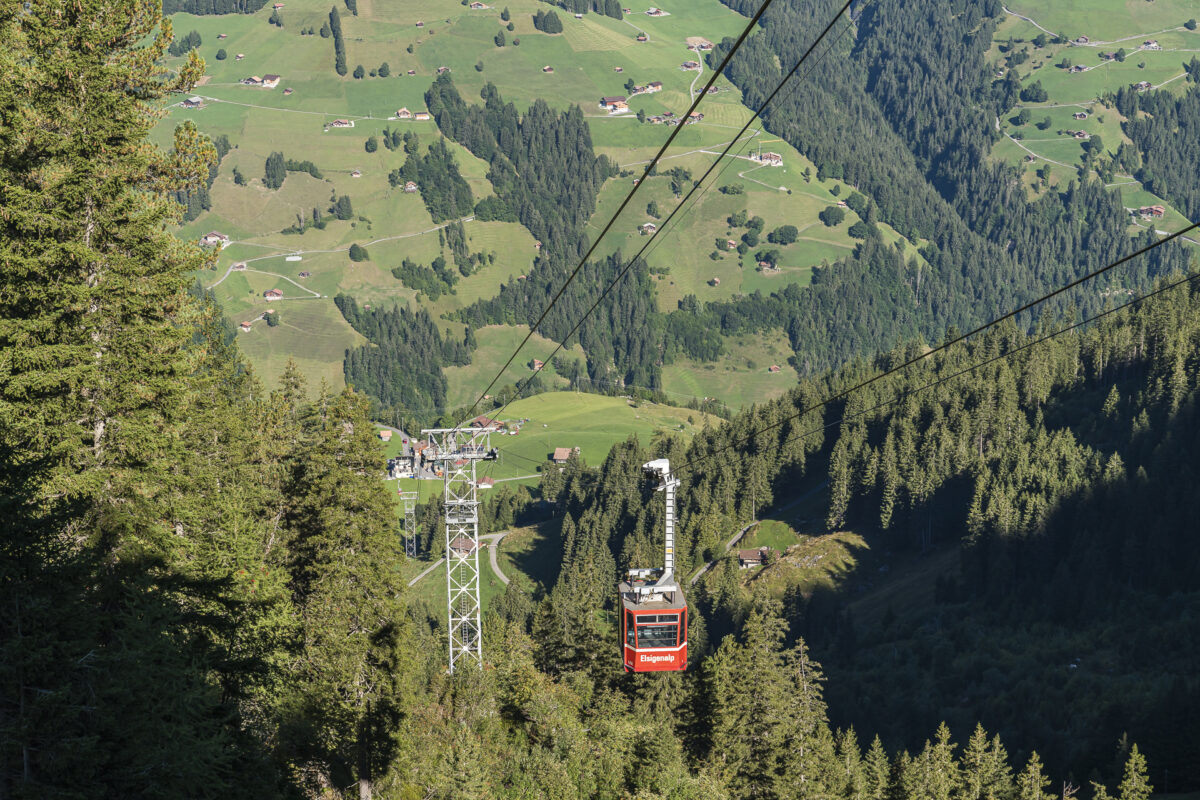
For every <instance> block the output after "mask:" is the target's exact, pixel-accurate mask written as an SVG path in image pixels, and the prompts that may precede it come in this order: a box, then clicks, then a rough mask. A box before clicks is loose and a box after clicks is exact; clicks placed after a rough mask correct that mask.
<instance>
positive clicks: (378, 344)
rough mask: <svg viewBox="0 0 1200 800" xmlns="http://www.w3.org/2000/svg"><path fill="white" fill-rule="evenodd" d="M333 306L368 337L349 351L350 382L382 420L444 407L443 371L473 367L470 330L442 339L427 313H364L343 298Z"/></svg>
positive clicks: (399, 310) (396, 308)
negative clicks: (375, 407)
mask: <svg viewBox="0 0 1200 800" xmlns="http://www.w3.org/2000/svg"><path fill="white" fill-rule="evenodd" d="M406 263H407V262H406ZM334 303H335V304H336V305H337V307H338V310H339V311H341V312H342V316H343V317H345V319H346V322H348V323H350V326H351V327H352V328H354V330H356V331H358V332H359V333H361V334H362V335H363V336H365V337H366V338H367V344H365V345H362V346H361V347H356V348H354V349H352V350H348V351H347V352H346V359H345V364H344V369H345V377H346V383H347V384H349V385H351V386H357V387H359V388H360V389H361V390H362V391H365V392H367V393H368V394H369V395H370V396H371V397H372V398H374V399H375V400H376V401H378V403H379V405H380V407H381V408H380V409H379V412H380V416H384V415H387V416H390V415H391V414H392V412H393V411H400V412H401V413H404V412H408V413H413V414H417V415H423V416H424V415H428V413H429V412H430V411H431V410H435V409H437V410H440V409H441V408H442V407H443V406H444V405H445V403H446V376H445V375H443V374H442V367H449V366H463V365H465V364H470V363H471V351H472V350H473V349H474V347H475V340H474V337H473V336H472V334H471V331H470V330H469V329H468V330H467V332H466V334H465V336H464V338H463V339H454V338H453V337H450V336H446V337H443V336H442V335H441V334H440V333H438V329H437V326H436V325H435V324H434V320H433V318H432V317H431V316H430V315H429V312H428V311H426V310H425V309H419V310H417V311H410V310H409V309H408V307H407V306H404V307H400V306H393V307H392V308H390V309H386V310H384V309H365V308H360V307H359V305H358V303H357V302H355V300H354V298H353V297H348V296H346V295H342V294H339V295H338V296H337V297H335V298H334ZM448 333H449V331H447V334H448Z"/></svg>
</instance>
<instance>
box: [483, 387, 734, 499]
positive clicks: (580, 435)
mask: <svg viewBox="0 0 1200 800" xmlns="http://www.w3.org/2000/svg"><path fill="white" fill-rule="evenodd" d="M485 413H486V412H485ZM503 419H504V420H520V419H527V420H528V421H527V422H525V423H524V424H522V425H521V432H520V433H519V434H518V435H516V436H494V437H493V438H492V444H493V446H495V447H497V448H498V449H499V450H500V463H499V464H497V465H496V467H495V470H494V472H493V475H494V476H495V477H497V478H502V477H508V476H512V475H528V474H533V473H535V472H536V471H537V470H538V468H539V467H540V466H543V465H544V464H545V462H546V460H547V459H548V458H549V456H550V455H551V454H552V453H553V452H554V450H555V449H556V448H559V447H570V448H574V447H578V448H579V451H580V452H579V455H580V457H581V458H582V459H583V460H584V461H586V462H587V463H588V464H591V465H599V464H600V463H601V462H602V461H603V460H604V458H605V457H606V456H607V455H608V451H609V450H611V449H612V446H613V445H614V444H616V443H618V442H622V441H624V440H626V439H628V438H629V437H630V436H636V437H637V438H638V440H639V441H640V442H641V443H642V444H644V445H648V444H649V443H650V440H651V439H652V438H653V437H654V436H655V435H656V434H658V435H664V436H678V437H680V438H681V439H683V440H684V441H688V440H690V439H691V438H692V436H694V435H695V433H696V431H699V430H702V429H703V428H704V427H705V425H706V424H707V425H709V426H714V427H715V426H716V425H717V424H718V423H719V422H720V419H719V418H717V417H713V416H711V415H708V414H704V413H701V412H699V411H693V410H692V409H688V408H679V407H676V406H669V405H662V404H657V403H649V402H640V403H639V402H635V401H631V400H625V399H623V398H620V397H607V396H604V395H596V394H586V393H583V392H546V393H545V394H539V395H536V396H534V397H527V398H524V399H522V400H517V401H514V402H513V403H512V404H511V405H509V407H508V408H507V409H506V410H505V412H504V415H503Z"/></svg>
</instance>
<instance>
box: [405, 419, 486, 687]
mask: <svg viewBox="0 0 1200 800" xmlns="http://www.w3.org/2000/svg"><path fill="white" fill-rule="evenodd" d="M494 430H496V429H495V428H435V429H432V430H424V431H422V432H421V433H422V434H423V435H424V436H426V437H427V438H428V442H429V446H428V448H426V450H425V453H424V459H425V460H426V461H433V462H435V463H436V464H438V465H439V466H440V467H441V468H442V471H443V472H442V475H443V483H444V486H445V495H444V497H445V503H446V595H447V618H448V631H449V638H450V671H451V672H454V669H455V667H457V666H458V664H459V662H460V661H463V660H464V659H466V660H468V661H473V662H474V663H475V664H476V665H477V666H481V665H482V664H483V636H482V634H483V628H482V627H481V624H480V619H479V617H480V613H479V612H480V604H479V499H478V495H477V491H476V485H475V464H476V462H479V461H484V460H491V459H494V458H495V457H496V452H495V451H494V450H492V447H491V433H492V432H493V431H494Z"/></svg>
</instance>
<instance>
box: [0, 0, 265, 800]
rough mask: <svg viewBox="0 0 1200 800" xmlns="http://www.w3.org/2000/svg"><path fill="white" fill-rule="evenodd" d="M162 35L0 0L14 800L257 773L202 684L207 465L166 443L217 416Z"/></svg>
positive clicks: (191, 78)
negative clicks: (192, 282) (167, 108)
mask: <svg viewBox="0 0 1200 800" xmlns="http://www.w3.org/2000/svg"><path fill="white" fill-rule="evenodd" d="M171 35H172V34H171V25H170V22H169V21H164V20H163V19H162V17H161V11H160V8H159V6H158V5H157V4H155V3H148V2H139V1H136V0H104V2H99V0H95V1H93V0H82V1H81V2H78V3H73V4H68V5H64V6H51V5H49V4H34V5H31V6H22V5H21V4H15V5H12V6H11V7H7V8H6V9H5V10H3V11H0V40H2V41H3V42H4V46H3V47H0V70H2V71H3V74H4V75H5V76H6V80H5V81H3V82H2V83H0V116H2V117H3V119H4V124H3V126H0V352H3V353H5V354H6V357H5V358H3V359H0V451H3V453H4V454H5V455H4V457H3V458H2V459H0V510H2V513H3V519H4V535H3V537H2V539H3V544H2V545H0V547H2V555H0V601H2V602H3V605H4V608H5V609H6V612H5V614H4V617H3V621H2V622H0V648H2V650H0V697H3V698H4V700H3V703H4V713H3V716H2V717H0V742H2V743H3V744H2V745H0V747H3V748H4V754H3V756H2V757H0V764H3V765H4V766H3V770H4V774H3V776H0V785H3V786H4V787H5V790H6V792H7V791H10V790H11V792H12V793H13V794H15V795H24V796H42V797H46V796H93V797H96V796H112V797H122V796H123V797H131V796H139V795H143V792H144V790H145V787H146V786H147V785H154V786H156V787H157V791H159V792H161V793H162V794H163V795H176V796H184V795H187V794H189V793H191V792H192V791H193V790H194V789H195V787H197V786H201V785H203V786H206V787H207V789H208V790H210V791H212V792H214V793H222V792H233V791H254V787H257V788H264V783H266V784H269V782H270V779H269V777H265V776H267V775H268V774H269V770H265V769H262V765H261V764H259V765H257V766H256V767H254V768H253V769H249V764H250V763H251V762H252V761H253V759H254V757H253V755H252V754H253V745H252V744H251V743H250V737H246V738H245V739H242V742H243V744H244V747H242V748H237V747H235V746H234V741H235V740H237V739H240V738H241V734H240V733H239V732H238V731H236V728H237V727H238V724H239V723H238V714H237V709H236V708H235V707H234V706H233V703H232V701H230V700H229V699H228V696H223V695H222V693H220V692H217V691H214V687H213V686H212V685H211V684H209V680H210V679H212V678H213V677H214V676H218V675H222V674H224V675H225V676H227V677H230V678H231V679H232V680H233V681H234V682H233V683H231V684H230V686H231V687H232V686H236V685H237V684H238V683H240V681H238V680H237V679H236V678H234V677H233V676H232V674H231V673H230V671H229V670H230V665H229V664H228V662H227V660H226V659H225V658H224V656H223V654H222V653H221V652H220V650H221V648H222V647H224V646H225V643H227V642H228V640H227V639H226V640H225V643H223V642H222V637H225V636H226V635H227V634H229V633H230V629H229V627H228V623H229V622H230V616H229V614H228V605H227V604H226V602H225V600H226V599H225V598H222V596H221V594H222V589H220V588H218V586H217V585H216V584H217V583H219V582H222V581H224V580H225V579H228V578H230V574H229V572H228V571H226V572H224V573H223V574H218V573H216V572H213V571H211V570H212V569H213V566H212V564H211V562H209V560H208V559H209V558H210V557H211V556H212V555H213V552H212V550H211V549H208V548H206V545H204V541H205V540H206V539H209V540H210V541H211V538H210V533H211V531H212V530H213V528H206V529H204V530H198V529H197V528H198V526H201V525H213V519H212V517H211V516H208V515H206V514H205V513H204V512H205V509H203V508H201V507H200V505H198V504H197V502H196V501H195V499H192V500H190V501H187V502H185V495H184V494H183V490H184V487H183V486H182V485H181V484H184V483H187V482H189V481H191V480H197V479H200V478H202V477H203V479H204V480H203V481H201V483H202V484H203V485H208V484H209V483H210V482H211V479H212V478H213V477H214V476H213V464H212V463H205V464H202V465H201V464H199V462H198V460H196V459H188V458H187V456H188V454H187V453H186V450H185V449H184V446H183V444H182V443H183V442H184V441H185V440H187V439H188V437H189V436H191V435H194V434H195V433H196V432H197V431H199V430H200V429H201V428H202V427H203V426H204V425H205V424H206V421H208V420H211V418H212V413H211V409H212V406H209V408H208V409H207V410H201V409H199V408H197V407H195V406H194V405H193V401H194V399H195V398H194V396H193V395H192V394H191V393H192V392H193V391H195V390H196V389H197V384H196V380H197V379H198V378H199V377H200V374H201V373H203V372H205V371H208V372H209V374H214V375H215V374H217V372H218V371H219V369H218V367H217V364H218V363H219V354H218V353H217V351H216V350H215V349H213V347H215V342H217V341H219V339H220V337H219V336H218V337H217V338H216V339H215V340H214V339H213V338H212V337H210V336H208V335H206V334H205V335H200V336H199V337H198V338H199V341H198V342H194V341H193V337H194V336H196V335H197V331H198V330H199V329H200V327H201V326H203V325H206V324H207V323H206V322H205V312H204V310H203V308H202V306H200V305H198V304H197V303H196V302H195V298H194V297H193V296H192V295H190V294H189V293H188V291H187V289H188V285H189V278H188V274H189V273H191V272H193V271H196V270H201V269H204V268H206V267H207V266H208V265H209V263H210V260H211V257H210V256H208V255H206V254H205V253H203V252H202V251H201V250H199V249H198V248H197V247H196V246H195V245H193V244H185V243H183V242H180V241H179V240H177V239H175V238H174V237H172V236H171V235H170V234H169V233H168V232H167V231H168V230H169V227H170V226H171V225H173V224H174V223H176V222H177V221H178V219H179V218H180V216H179V215H180V209H179V206H178V205H176V204H175V203H174V202H173V201H172V200H170V199H169V197H168V193H170V192H175V191H191V190H197V189H199V188H200V187H202V186H203V185H204V181H205V179H206V177H207V175H208V172H209V169H210V167H211V166H212V165H213V164H214V163H215V162H216V152H215V149H214V148H213V146H212V144H211V143H209V142H208V141H207V140H206V139H205V138H204V137H202V136H200V135H199V133H198V132H197V131H196V129H195V127H194V126H192V125H191V123H184V124H183V125H180V126H179V127H178V128H177V129H176V131H175V135H174V148H173V151H172V152H171V153H170V154H167V153H163V152H162V151H160V150H158V149H156V148H155V147H154V146H153V145H152V144H151V143H150V140H149V132H150V129H151V127H152V126H153V125H154V124H155V123H156V122H157V121H158V119H159V116H160V112H159V108H160V104H161V102H162V100H163V99H164V98H165V97H167V96H169V95H170V94H172V93H176V92H186V91H189V90H190V89H191V88H192V86H193V85H194V84H195V82H196V80H197V79H198V78H199V77H200V75H201V73H202V71H203V62H202V61H201V60H200V59H199V57H198V56H197V55H196V53H195V52H191V53H189V54H188V55H187V56H186V60H185V61H184V63H183V64H182V65H180V66H178V67H177V69H176V70H175V71H174V72H173V73H168V72H167V71H166V70H165V69H164V68H163V67H161V66H160V64H161V61H162V59H163V56H164V55H165V53H166V50H167V47H168V45H169V43H170V41H171ZM209 321H211V320H209ZM210 344H213V347H210ZM18 353H19V354H20V357H19V358H14V357H12V356H13V355H14V354H18ZM210 355H211V356H212V358H211V359H210V358H209V356H210ZM198 370H199V371H200V373H198V372H197V371H198ZM228 374H229V373H228V372H225V373H223V376H224V377H228ZM221 397H222V396H221V395H213V403H216V402H218V400H219V399H220V398H221ZM193 411H195V412H196V420H195V422H194V423H193V421H192V420H191V419H190V418H189V415H190V414H191V413H192V412H193ZM210 433H211V431H210ZM226 452H227V451H226ZM224 454H225V453H222V455H224ZM217 463H221V462H217ZM197 469H203V470H204V472H202V473H198V472H196V470H197ZM209 510H211V507H210V509H209ZM224 510H225V511H228V510H229V508H228V506H225V508H224ZM193 556H199V557H200V559H199V562H196V561H193V560H192V557H193ZM201 612H203V614H206V615H208V616H207V617H204V616H196V617H194V618H193V619H192V620H191V621H190V622H185V618H186V615H188V614H192V613H196V614H200V613H201ZM185 643H186V644H185ZM242 769H247V771H249V772H252V773H253V774H250V775H248V776H247V778H246V783H245V784H242V785H239V786H238V787H237V789H236V790H235V788H234V786H233V783H232V781H231V780H230V778H229V776H231V775H232V774H234V773H235V772H238V771H241V770H242ZM260 779H261V782H260Z"/></svg>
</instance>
